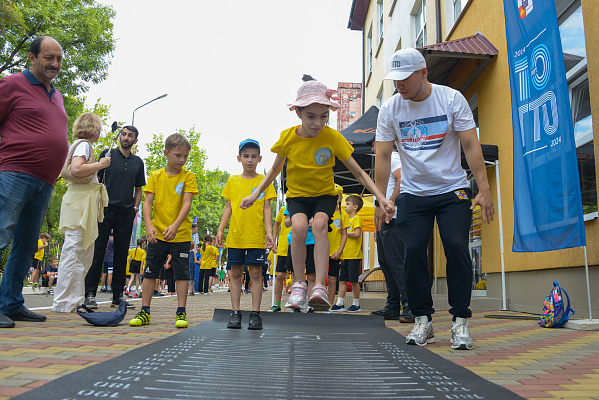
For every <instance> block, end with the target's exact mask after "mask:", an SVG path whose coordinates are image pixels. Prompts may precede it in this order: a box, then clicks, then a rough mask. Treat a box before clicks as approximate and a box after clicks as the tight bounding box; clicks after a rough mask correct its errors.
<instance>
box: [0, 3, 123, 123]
mask: <svg viewBox="0 0 599 400" xmlns="http://www.w3.org/2000/svg"><path fill="white" fill-rule="evenodd" d="M114 16H115V12H114V10H113V9H112V8H111V7H110V6H105V5H101V4H98V3H96V2H95V1H94V0H44V1H39V0H0V33H1V34H0V77H2V76H5V75H9V74H13V73H16V72H21V71H23V70H25V69H27V68H29V67H30V66H29V65H28V54H29V53H28V48H29V44H30V43H31V41H32V40H33V39H34V38H35V37H37V36H40V35H49V36H52V37H54V38H55V39H56V40H58V42H59V43H60V44H61V46H62V49H63V53H64V58H63V63H62V70H61V72H60V74H59V75H58V77H57V78H56V79H55V80H54V82H53V83H54V85H55V86H56V87H57V88H58V90H59V91H60V92H61V93H62V94H63V96H64V101H65V109H66V111H67V115H68V116H69V132H70V131H71V126H72V123H73V121H74V120H75V119H76V118H77V116H78V115H79V114H81V113H82V112H83V110H84V99H83V98H82V97H80V95H81V94H83V93H85V92H86V91H87V90H88V89H89V86H88V84H89V83H99V82H101V81H103V80H104V79H106V76H107V74H108V66H109V64H110V59H111V57H112V51H113V50H114V43H115V42H114V38H113V33H112V28H113V24H112V20H113V19H114Z"/></svg>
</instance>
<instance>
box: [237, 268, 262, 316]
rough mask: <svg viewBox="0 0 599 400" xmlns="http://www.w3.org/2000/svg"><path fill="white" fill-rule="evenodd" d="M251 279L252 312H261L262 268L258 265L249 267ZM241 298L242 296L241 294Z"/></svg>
mask: <svg viewBox="0 0 599 400" xmlns="http://www.w3.org/2000/svg"><path fill="white" fill-rule="evenodd" d="M248 269H249V273H250V279H251V284H252V288H253V290H252V311H258V312H259V311H260V303H262V286H263V283H264V279H262V267H259V266H256V265H248ZM240 296H241V294H240Z"/></svg>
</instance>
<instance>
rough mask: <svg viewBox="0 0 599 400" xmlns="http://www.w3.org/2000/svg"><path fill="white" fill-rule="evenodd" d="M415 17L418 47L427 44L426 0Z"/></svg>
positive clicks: (423, 0)
mask: <svg viewBox="0 0 599 400" xmlns="http://www.w3.org/2000/svg"><path fill="white" fill-rule="evenodd" d="M414 17H415V22H416V47H422V46H426V0H422V3H421V4H420V7H419V8H418V11H416V14H415V15H414Z"/></svg>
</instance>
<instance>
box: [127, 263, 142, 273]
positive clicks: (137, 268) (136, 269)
mask: <svg viewBox="0 0 599 400" xmlns="http://www.w3.org/2000/svg"><path fill="white" fill-rule="evenodd" d="M140 272H141V261H136V260H131V262H130V263H129V273H130V274H139V273H140Z"/></svg>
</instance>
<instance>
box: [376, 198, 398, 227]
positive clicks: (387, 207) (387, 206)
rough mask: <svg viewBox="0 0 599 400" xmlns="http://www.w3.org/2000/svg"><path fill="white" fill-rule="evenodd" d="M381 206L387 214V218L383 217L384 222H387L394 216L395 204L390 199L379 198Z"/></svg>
mask: <svg viewBox="0 0 599 400" xmlns="http://www.w3.org/2000/svg"><path fill="white" fill-rule="evenodd" d="M380 204H381V208H382V209H383V211H385V213H386V214H387V218H385V222H386V223H389V222H391V220H392V219H393V217H395V204H393V202H392V201H391V200H387V199H384V200H381V201H380Z"/></svg>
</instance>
